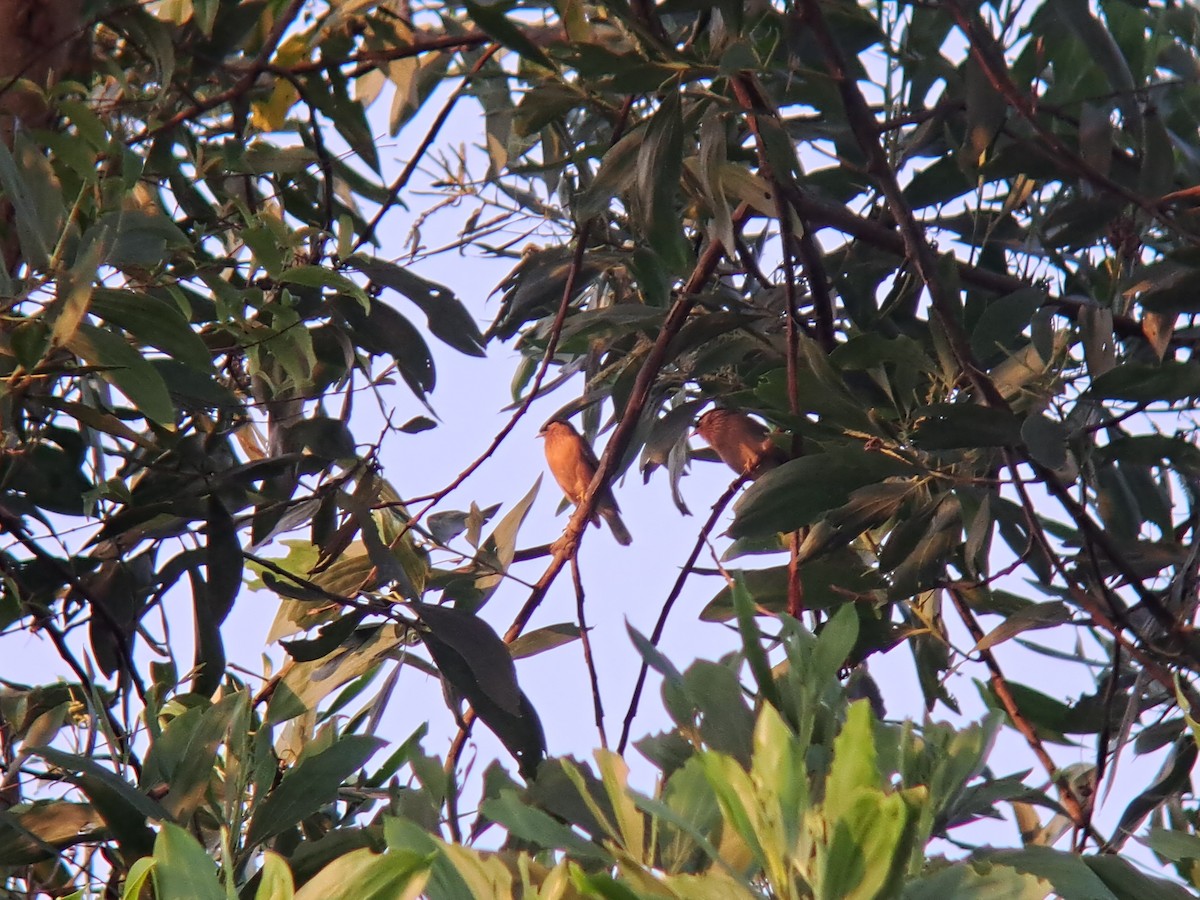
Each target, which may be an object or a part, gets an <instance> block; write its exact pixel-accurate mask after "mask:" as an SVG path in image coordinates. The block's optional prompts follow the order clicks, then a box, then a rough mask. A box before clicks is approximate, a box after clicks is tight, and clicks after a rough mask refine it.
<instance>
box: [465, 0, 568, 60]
mask: <svg viewBox="0 0 1200 900" xmlns="http://www.w3.org/2000/svg"><path fill="white" fill-rule="evenodd" d="M463 5H464V6H465V7H466V10H467V13H468V14H470V16H471V18H472V19H474V20H475V24H476V25H478V26H479V27H480V28H481V29H483V30H484V31H486V32H487V33H488V34H489V35H491V36H492V37H493V38H495V39H496V40H497V41H499V42H500V43H501V44H503V45H504V46H505V47H507V48H508V49H510V50H513V51H515V52H516V53H519V54H520V55H521V56H523V57H524V58H525V59H527V60H529V61H530V62H533V63H537V64H538V65H539V66H541V67H542V68H544V69H550V70H553V69H554V68H555V66H554V63H552V62H551V61H550V57H548V56H546V54H545V53H543V52H542V49H541V48H540V47H539V46H538V45H537V44H535V43H533V41H531V40H530V39H529V38H527V37H526V36H525V33H524V32H523V31H522V30H521V29H520V28H518V27H517V26H516V25H515V24H514V23H513V22H510V21H509V20H508V17H507V16H505V15H504V13H503V12H502V11H501V8H500V4H495V5H486V6H485V5H484V4H482V3H476V2H475V0H463Z"/></svg>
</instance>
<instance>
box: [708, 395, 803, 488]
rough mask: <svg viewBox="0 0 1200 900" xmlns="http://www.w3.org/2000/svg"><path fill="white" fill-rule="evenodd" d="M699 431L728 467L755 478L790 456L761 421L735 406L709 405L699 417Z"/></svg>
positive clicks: (785, 460) (781, 463)
mask: <svg viewBox="0 0 1200 900" xmlns="http://www.w3.org/2000/svg"><path fill="white" fill-rule="evenodd" d="M696 433H697V434H698V435H700V437H702V438H704V440H705V441H706V442H707V443H708V446H710V447H712V448H713V450H715V451H716V453H717V456H719V457H721V461H722V462H724V463H725V464H726V465H727V466H729V468H731V469H733V471H735V472H737V473H738V474H739V475H746V476H748V477H750V478H752V479H753V478H757V477H758V476H759V475H761V474H762V473H763V472H767V471H770V470H771V469H774V468H775V467H776V466H780V465H783V463H785V462H787V460H788V457H787V454H786V453H784V452H783V450H782V449H780V448H779V447H777V446H776V445H775V444H774V443H773V442H772V441H771V438H770V437H769V436H768V434H767V429H766V428H765V427H764V426H763V425H762V424H761V423H759V422H756V421H755V420H754V419H752V418H750V417H749V416H748V415H746V414H745V413H743V412H738V411H737V410H734V409H720V408H717V409H710V410H709V411H708V412H706V413H705V414H704V415H702V416H701V417H700V418H699V419H698V420H697V422H696Z"/></svg>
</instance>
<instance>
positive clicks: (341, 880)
mask: <svg viewBox="0 0 1200 900" xmlns="http://www.w3.org/2000/svg"><path fill="white" fill-rule="evenodd" d="M432 862H433V861H432V859H431V858H430V857H429V856H423V855H420V854H416V853H410V852H407V851H404V850H389V851H388V852H387V853H376V852H375V851H374V850H371V849H370V848H367V847H362V848H359V849H357V850H351V851H350V852H349V853H344V854H342V855H341V856H339V857H338V858H337V859H335V860H334V861H333V862H331V863H330V864H329V865H327V866H325V868H323V869H322V870H321V871H320V872H318V873H317V874H316V875H315V876H314V877H313V878H311V879H310V880H309V881H307V882H305V884H304V887H302V888H300V890H299V891H297V892H296V895H295V900H417V898H418V897H420V896H422V891H423V890H424V889H425V885H426V883H427V882H428V880H429V872H430V866H431V865H432Z"/></svg>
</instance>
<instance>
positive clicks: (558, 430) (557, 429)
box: [538, 419, 575, 438]
mask: <svg viewBox="0 0 1200 900" xmlns="http://www.w3.org/2000/svg"><path fill="white" fill-rule="evenodd" d="M574 433H575V429H574V428H572V427H571V423H570V422H564V421H563V420H562V419H551V420H550V421H549V422H547V423H546V424H545V425H543V426H542V427H541V428H540V429H539V430H538V437H541V438H544V437H554V436H561V435H567V434H574Z"/></svg>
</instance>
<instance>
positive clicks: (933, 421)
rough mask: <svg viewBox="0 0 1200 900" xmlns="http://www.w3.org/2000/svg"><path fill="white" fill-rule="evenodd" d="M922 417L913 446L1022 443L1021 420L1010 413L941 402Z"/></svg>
mask: <svg viewBox="0 0 1200 900" xmlns="http://www.w3.org/2000/svg"><path fill="white" fill-rule="evenodd" d="M918 415H919V416H920V418H918V419H917V431H916V434H915V435H914V436H913V443H915V444H916V445H917V446H918V447H920V448H921V449H922V450H957V449H961V448H975V447H1007V446H1013V445H1015V444H1018V443H1020V440H1021V421H1020V419H1018V418H1017V417H1016V416H1015V415H1013V414H1012V413H1011V412H1009V411H1008V410H1001V409H993V408H991V407H987V406H978V405H976V404H974V403H938V404H934V405H933V406H926V407H923V408H922V409H920V410H918Z"/></svg>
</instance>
